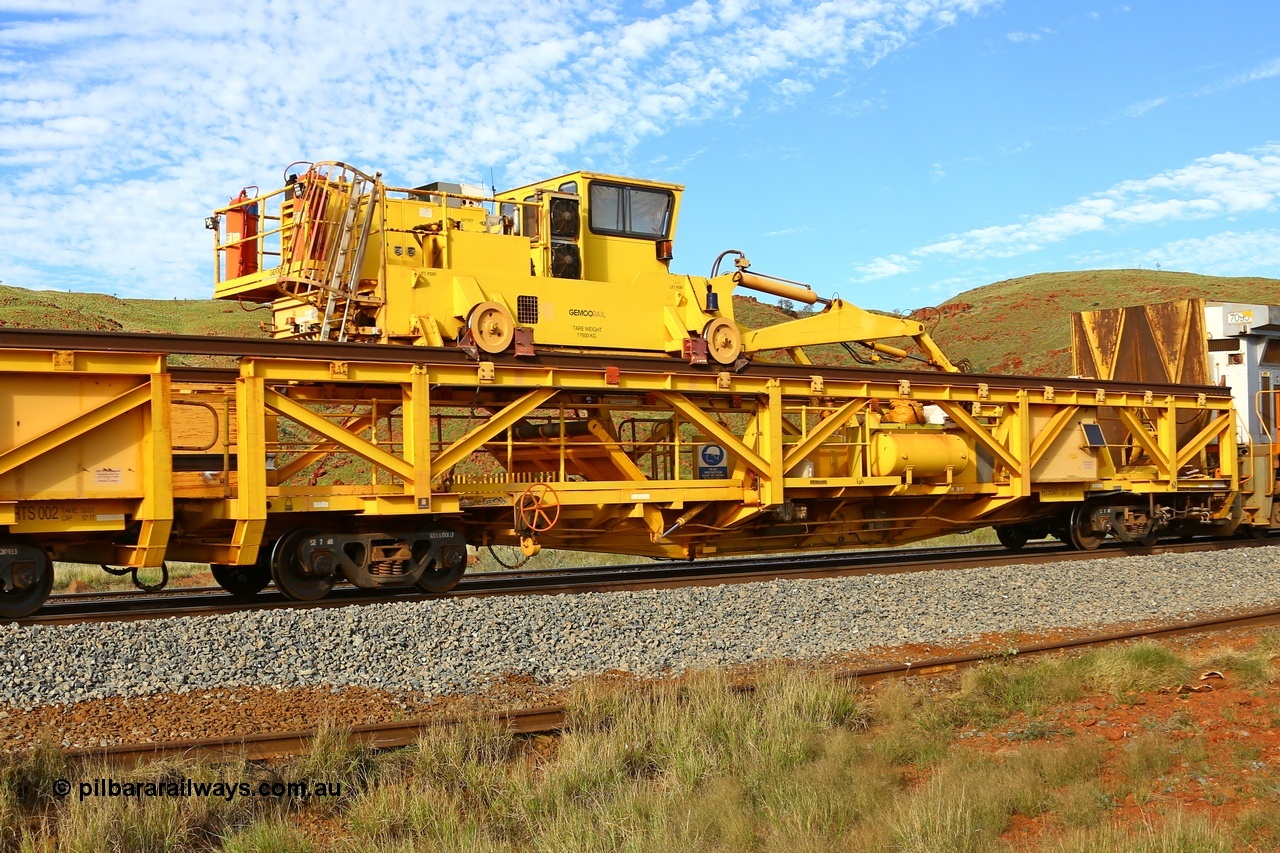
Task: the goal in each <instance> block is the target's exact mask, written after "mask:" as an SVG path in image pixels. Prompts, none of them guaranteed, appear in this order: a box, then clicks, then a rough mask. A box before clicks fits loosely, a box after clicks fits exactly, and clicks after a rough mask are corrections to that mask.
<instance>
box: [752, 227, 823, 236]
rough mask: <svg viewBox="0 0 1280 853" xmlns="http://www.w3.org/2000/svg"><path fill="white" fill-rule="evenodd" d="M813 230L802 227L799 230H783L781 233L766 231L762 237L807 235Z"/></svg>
mask: <svg viewBox="0 0 1280 853" xmlns="http://www.w3.org/2000/svg"><path fill="white" fill-rule="evenodd" d="M812 230H813V229H812V228H811V227H810V226H808V225H801V226H799V227H798V228H783V229H781V230H779V231H766V232H764V233H763V234H761V235H760V236H761V237H790V236H791V235H792V234H807V233H809V232H810V231H812Z"/></svg>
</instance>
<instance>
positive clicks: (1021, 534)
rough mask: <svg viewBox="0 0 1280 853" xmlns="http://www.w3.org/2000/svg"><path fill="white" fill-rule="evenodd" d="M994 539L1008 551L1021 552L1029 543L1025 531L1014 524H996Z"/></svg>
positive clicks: (1029, 539)
mask: <svg viewBox="0 0 1280 853" xmlns="http://www.w3.org/2000/svg"><path fill="white" fill-rule="evenodd" d="M995 529H996V539H999V540H1000V544H1001V545H1003V546H1004V547H1006V548H1008V549H1009V550H1010V551H1021V550H1022V549H1023V548H1025V547H1027V543H1028V542H1030V541H1031V536H1030V535H1028V533H1027V531H1026V530H1024V529H1023V528H1021V527H1019V526H1017V525H1016V524H997V525H996V528H995Z"/></svg>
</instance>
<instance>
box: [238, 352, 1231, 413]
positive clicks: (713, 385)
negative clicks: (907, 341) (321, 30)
mask: <svg viewBox="0 0 1280 853" xmlns="http://www.w3.org/2000/svg"><path fill="white" fill-rule="evenodd" d="M663 367H664V362H663V360H661V359H657V358H655V359H654V366H653V368H652V369H650V370H626V371H623V373H622V374H621V376H620V377H619V381H618V384H616V385H614V384H612V383H610V382H608V381H607V380H606V379H605V375H604V371H603V370H601V369H600V368H599V367H581V368H579V367H573V368H566V367H557V368H548V367H542V366H536V365H519V364H502V365H499V366H498V367H497V370H496V371H495V374H494V376H493V378H492V380H488V379H486V380H485V383H484V385H485V387H487V388H491V389H493V390H495V391H498V390H503V389H507V390H510V389H525V390H528V389H533V388H552V387H554V388H560V389H564V390H584V391H585V390H592V391H598V392H601V393H602V394H603V395H610V394H621V395H634V394H636V393H639V392H646V393H647V392H657V391H666V392H672V393H680V394H683V395H686V396H696V395H700V394H708V395H713V396H715V397H719V398H723V397H725V396H726V395H728V394H738V395H742V396H747V395H763V394H767V393H768V389H767V384H768V383H769V382H776V383H778V384H779V386H780V388H781V394H782V397H783V399H784V400H808V399H810V398H811V397H812V396H813V391H812V386H811V384H810V380H809V378H808V377H804V378H799V377H787V378H769V377H766V376H757V375H754V374H751V373H746V374H734V375H732V376H731V377H730V386H729V387H728V388H725V387H723V386H722V384H721V382H722V380H721V379H720V377H719V376H718V375H717V374H715V373H707V374H705V375H679V376H677V375H674V374H671V373H670V372H666V371H664V369H663ZM343 368H344V371H345V372H344V373H343V375H342V379H341V381H342V382H343V383H347V384H350V383H365V384H385V385H397V386H398V385H403V384H405V383H407V382H409V381H410V376H411V374H412V372H413V371H414V370H426V371H427V372H428V374H429V376H430V377H431V383H432V384H433V385H436V386H442V387H458V388H471V389H474V388H475V387H476V385H477V367H476V366H474V365H461V364H449V365H417V364H412V363H409V362H405V363H382V362H356V361H351V362H346V363H344V365H343ZM241 375H242V376H261V377H263V378H266V379H270V380H272V381H293V382H317V383H322V384H329V383H334V382H335V381H336V380H335V376H334V373H333V370H332V368H331V364H330V362H328V361H309V360H301V359H245V360H244V361H243V362H242V363H241ZM910 381H911V397H912V398H913V399H917V400H921V401H924V402H939V403H940V402H942V401H951V402H956V403H963V404H966V405H967V404H969V403H973V402H981V403H983V404H1006V405H1007V404H1012V403H1017V402H1019V401H1020V400H1021V399H1023V398H1024V397H1025V398H1026V400H1027V401H1028V402H1029V403H1031V404H1033V405H1035V404H1049V405H1054V406H1060V405H1079V406H1082V407H1089V406H1095V405H1098V401H1097V399H1096V395H1097V391H1096V390H1078V389H1077V390H1064V389H1061V388H1058V389H1054V390H1053V392H1052V394H1049V393H1048V392H1047V391H1046V389H1045V388H1044V387H1030V386H1028V387H1026V388H1002V387H989V388H986V389H980V388H979V385H980V384H983V383H979V382H978V381H977V380H971V379H966V378H964V374H952V373H925V372H921V373H920V374H919V378H916V377H915V376H913V377H912V378H911V380H910ZM823 396H825V397H830V398H832V399H835V400H849V399H853V398H858V397H862V398H870V399H880V400H888V399H893V398H895V397H901V396H902V393H901V390H900V387H899V380H898V379H897V378H896V377H895V378H893V379H886V380H883V381H880V380H864V379H858V380H845V379H839V378H834V379H833V378H827V379H826V382H825V388H824V391H823ZM1174 399H1175V400H1176V402H1177V405H1178V406H1179V407H1187V408H1192V407H1194V408H1196V409H1198V410H1203V409H1205V408H1209V409H1222V408H1225V407H1226V406H1227V405H1229V403H1230V397H1229V395H1227V394H1225V393H1223V394H1222V395H1221V396H1218V395H1214V394H1210V395H1209V396H1208V397H1207V398H1206V402H1205V404H1203V405H1201V404H1200V402H1199V393H1194V394H1193V393H1187V394H1182V395H1174ZM1104 405H1107V406H1116V407H1135V408H1136V407H1142V406H1144V405H1145V406H1148V407H1149V406H1150V405H1151V403H1150V402H1149V401H1144V392H1142V391H1115V390H1108V391H1106V399H1105V403H1104Z"/></svg>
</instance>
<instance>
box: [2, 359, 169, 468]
mask: <svg viewBox="0 0 1280 853" xmlns="http://www.w3.org/2000/svg"><path fill="white" fill-rule="evenodd" d="M151 387H152V386H151V383H150V382H145V383H143V384H141V385H138V386H137V387H135V388H130V389H129V390H128V391H126V392H124V393H123V394H121V395H119V396H118V397H113V398H112V399H110V400H108V401H107V402H105V403H103V404H102V405H100V406H95V407H94V408H92V409H89V410H88V411H86V412H81V413H80V414H78V415H76V416H75V417H73V418H71V419H70V420H67V421H63V422H62V423H61V424H59V425H58V426H56V427H54V428H53V429H51V430H49V431H48V432H44V433H41V434H40V435H37V436H34V437H33V438H30V439H28V440H27V441H24V442H23V443H21V444H19V445H17V446H16V447H11V448H9V449H8V450H6V451H5V452H3V453H0V474H4V473H6V472H8V471H12V470H13V469H14V468H17V467H19V466H20V465H25V464H26V463H28V462H30V461H31V460H32V459H35V458H36V457H38V456H40V455H41V454H44V453H48V452H50V451H52V450H54V449H55V448H57V447H58V446H59V445H62V444H66V443H67V442H68V441H71V440H72V439H75V438H78V437H80V436H82V435H84V434H85V433H87V432H89V431H90V430H92V429H95V428H97V427H100V426H102V425H103V424H105V423H107V422H108V421H112V420H115V419H116V418H118V417H120V416H121V415H123V414H124V413H125V412H129V411H132V410H133V409H136V408H138V407H139V406H141V405H144V404H146V403H148V402H150V401H151Z"/></svg>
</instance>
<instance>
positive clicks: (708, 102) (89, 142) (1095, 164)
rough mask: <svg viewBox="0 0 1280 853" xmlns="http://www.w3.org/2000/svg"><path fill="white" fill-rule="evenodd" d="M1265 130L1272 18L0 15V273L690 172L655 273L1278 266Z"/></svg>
mask: <svg viewBox="0 0 1280 853" xmlns="http://www.w3.org/2000/svg"><path fill="white" fill-rule="evenodd" d="M406 10H412V11H406ZM1277 117H1280V4H1278V3H1275V2H1274V1H1273V0H1272V2H1263V0H1252V2H1246V1H1245V0H1241V1H1240V2H1231V0H1225V2H1220V3H1213V4H1209V3H1204V2H1193V0H1169V1H1168V2H1155V0H1149V2H1142V0H1128V2H1126V3H1110V2H1101V3H1093V2H1076V0H1061V2H1030V0H1022V2H1018V0H1003V2H995V0H901V2H889V0H851V1H850V2H830V3H803V2H791V0H760V2H753V0H722V2H711V0H692V2H690V0H665V2H664V0H650V2H640V3H628V4H614V5H608V4H601V3H599V2H587V1H586V0H550V1H549V2H540V3H536V4H526V6H525V7H523V8H521V7H516V6H515V5H514V4H465V3H456V2H452V0H432V2H429V3H418V4H403V3H387V2H379V0H362V1H361V2H347V0H306V2H302V0H280V2H275V0H264V2H256V3H242V2H239V0H226V2H221V3H218V4H212V5H211V4H208V3H182V2H174V0H110V2H106V0H75V2H69V0H43V2H29V0H0V281H3V282H4V283H6V284H10V285H20V286H24V287H33V288H58V289H76V290H93V291H101V292H106V293H114V294H117V295H119V296H121V297H124V296H141V297H155V298H168V297H172V296H181V297H202V296H206V295H208V294H209V292H210V290H211V287H212V282H211V279H212V273H211V264H212V260H211V251H210V245H209V236H208V233H207V232H206V231H205V230H204V228H203V218H204V216H205V215H206V214H207V212H208V211H209V209H210V208H212V207H214V206H216V205H218V204H221V203H224V202H225V201H226V200H227V199H228V198H229V197H231V196H233V195H235V194H236V193H237V192H238V191H239V189H240V188H241V187H242V186H245V185H249V184H257V185H261V186H263V187H272V186H276V185H278V184H279V183H280V182H281V173H282V169H283V168H284V166H285V165H287V164H288V163H290V162H292V161H294V160H299V159H341V160H345V161H348V162H351V163H353V164H354V165H357V166H360V167H363V168H367V169H370V170H373V169H378V170H381V171H383V172H384V173H385V174H386V177H387V179H388V180H389V181H390V182H391V183H393V184H400V185H416V184H419V183H423V182H425V181H430V180H459V179H461V180H466V181H471V182H474V183H481V184H487V183H488V177H489V172H490V169H491V168H492V169H493V171H494V173H495V179H496V183H497V185H498V188H499V189H502V188H503V187H504V186H515V185H519V184H522V183H525V182H527V181H529V180H533V179H536V178H539V177H548V176H551V175H553V174H558V173H560V172H563V171H569V170H572V169H577V168H588V169H593V170H597V171H607V172H615V173H621V174H633V175H638V176H644V177H652V178H658V179H662V180H668V181H676V182H679V183H683V184H685V185H686V187H687V190H686V194H685V205H684V215H683V217H682V220H681V223H680V231H679V234H678V236H677V243H676V260H675V262H674V263H673V269H676V270H679V271H681V272H690V273H698V274H706V272H707V271H708V270H709V267H710V264H711V261H712V260H713V258H714V257H715V255H716V254H717V253H719V252H720V251H721V250H722V249H726V248H736V249H742V250H743V251H745V252H746V253H747V255H748V256H749V257H750V258H751V259H752V261H753V263H754V268H755V269H758V270H760V271H762V272H769V273H773V274H775V275H781V276H784V277H787V278H794V279H799V280H802V281H807V282H810V283H811V284H813V286H814V287H815V288H816V289H817V290H819V291H821V292H823V293H827V294H830V293H839V294H840V295H841V296H843V297H845V298H847V299H850V300H852V301H854V302H857V303H859V304H862V305H865V306H867V307H872V308H885V309H895V308H915V307H920V306H923V305H930V304H935V303H938V302H941V301H942V300H944V299H946V298H947V297H949V296H952V295H954V294H956V293H958V292H960V291H963V290H966V289H968V288H971V287H976V286H980V285H982V284H987V283H989V282H992V281H998V280H1001V279H1005V278H1010V277H1014V276H1019V275H1025V274H1029V273H1034V272H1044V271H1055V270H1073V269H1093V268H1109V267H1134V266H1144V267H1154V266H1156V265H1157V264H1159V265H1161V267H1162V268H1163V269H1167V270H1174V269H1176V270H1187V271H1192V272H1202V273H1209V274H1221V275H1246V276H1247V275H1258V276H1273V277H1280V223H1278V222H1277V204H1278V203H1280V125H1278V124H1277V121H1276V119H1277Z"/></svg>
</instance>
